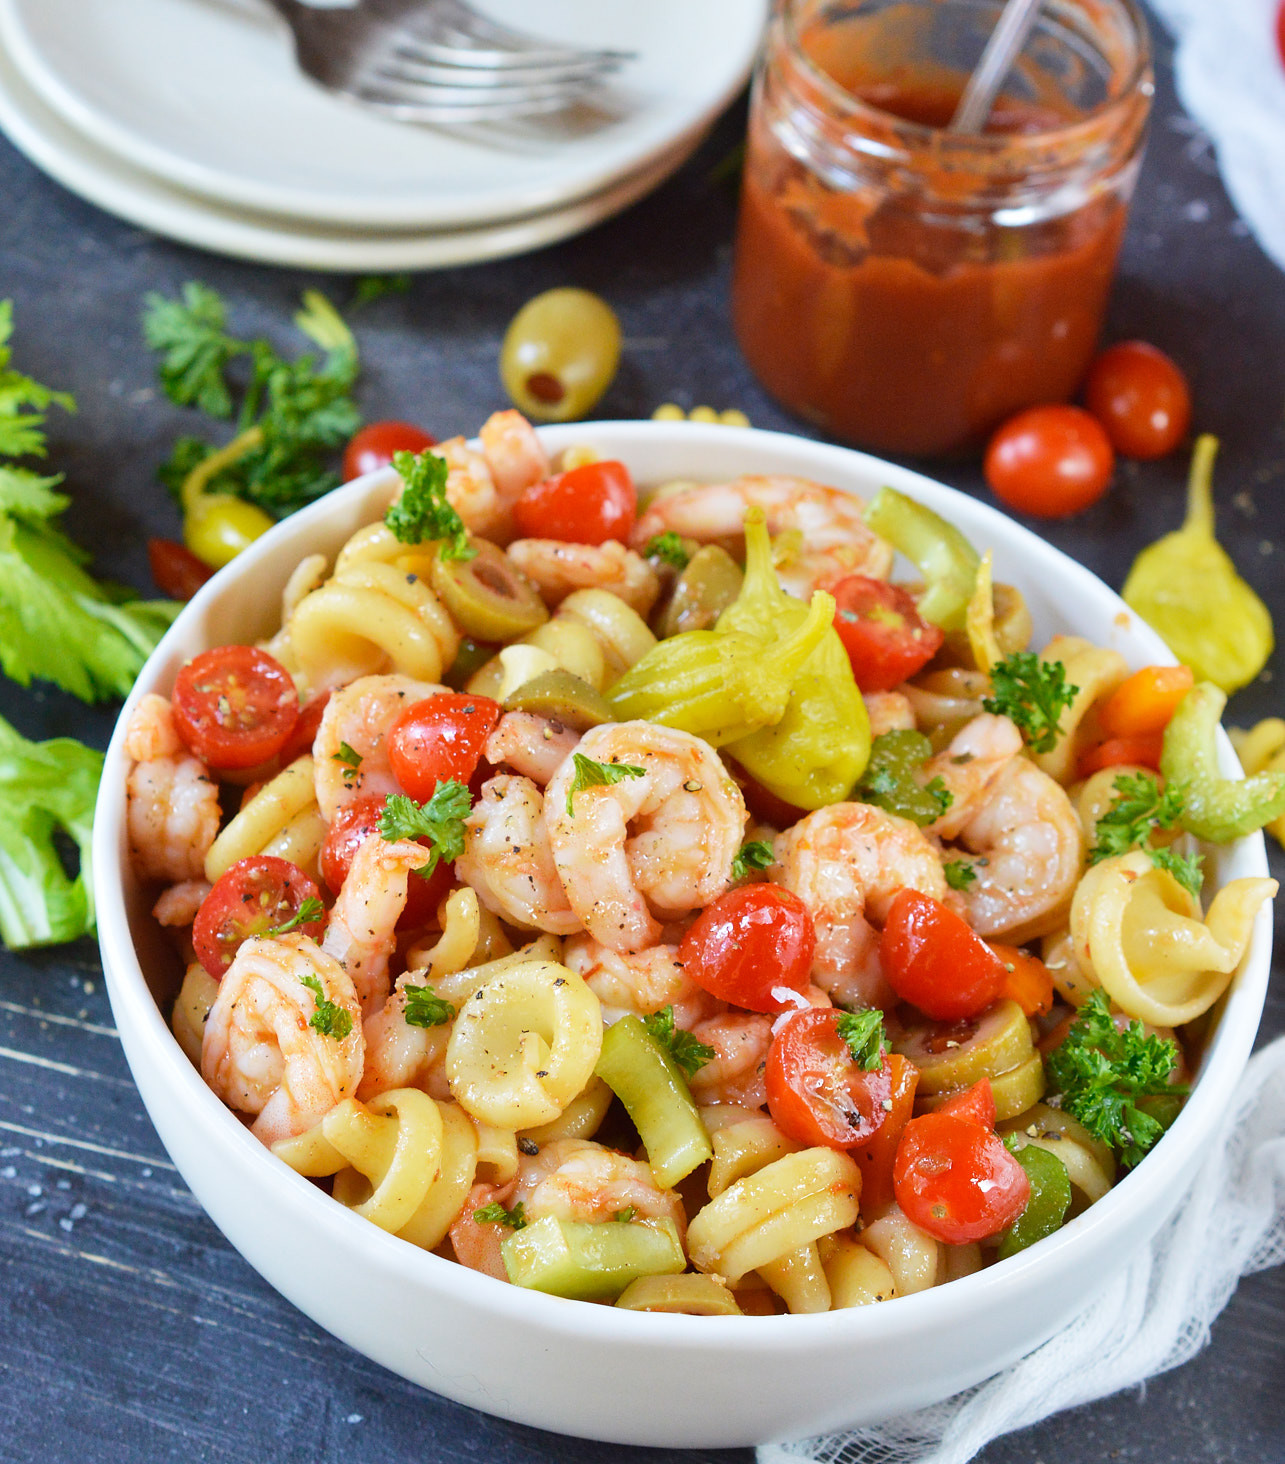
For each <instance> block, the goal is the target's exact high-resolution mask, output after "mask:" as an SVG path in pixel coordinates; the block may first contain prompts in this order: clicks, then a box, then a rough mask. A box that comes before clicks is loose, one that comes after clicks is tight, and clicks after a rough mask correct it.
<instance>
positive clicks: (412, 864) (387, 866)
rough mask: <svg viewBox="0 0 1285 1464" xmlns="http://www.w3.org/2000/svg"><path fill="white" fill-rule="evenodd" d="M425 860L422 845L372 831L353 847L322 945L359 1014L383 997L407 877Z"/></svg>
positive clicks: (404, 904)
mask: <svg viewBox="0 0 1285 1464" xmlns="http://www.w3.org/2000/svg"><path fill="white" fill-rule="evenodd" d="M427 862H428V855H427V853H426V851H425V849H424V846H423V845H422V844H416V843H414V842H413V841H412V840H410V839H397V840H389V839H385V838H383V837H382V835H380V834H371V835H370V836H369V837H368V838H365V839H363V840H362V841H361V843H360V844H359V845H358V846H357V852H356V853H355V854H354V855H353V859H352V863H351V865H349V867H348V874H347V876H346V878H345V879H344V882H343V887H342V888H341V889H340V891H339V898H338V899H337V900H336V901H335V903H334V906H333V908H332V909H331V911H330V914H329V916H328V917H327V919H326V933H325V935H324V936H323V937H322V941H321V946H322V949H323V950H324V951H325V952H326V954H327V955H330V956H333V957H334V959H335V960H336V961H338V962H339V964H340V965H341V966H342V967H343V968H344V970H345V971H346V972H347V973H348V978H349V980H350V981H351V982H352V984H353V986H354V987H356V990H357V996H358V998H359V999H360V1001H361V1009H362V1012H363V1013H364V1014H365V1013H369V1012H372V1011H375V1010H377V1009H378V1008H379V1007H380V1006H381V1005H382V1004H383V1003H384V1001H385V999H386V998H387V996H388V958H389V956H391V955H392V953H393V949H394V947H395V946H396V944H397V934H396V927H397V920H398V917H399V916H400V915H401V913H402V911H403V909H405V907H406V885H407V881H408V880H409V879H410V877H411V873H412V871H414V870H416V869H422V868H423V867H424V865H425V864H426V863H427Z"/></svg>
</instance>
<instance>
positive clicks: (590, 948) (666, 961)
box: [562, 935, 713, 1027]
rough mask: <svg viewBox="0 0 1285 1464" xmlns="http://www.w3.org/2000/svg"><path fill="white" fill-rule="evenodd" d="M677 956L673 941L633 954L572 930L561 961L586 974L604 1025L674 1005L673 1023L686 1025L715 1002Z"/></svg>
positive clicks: (587, 982)
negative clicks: (599, 1006)
mask: <svg viewBox="0 0 1285 1464" xmlns="http://www.w3.org/2000/svg"><path fill="white" fill-rule="evenodd" d="M677 957H678V947H677V946H674V945H655V946H652V947H651V949H650V950H645V951H637V952H635V953H633V954H632V955H631V954H629V953H628V952H621V951H613V950H609V949H608V948H607V947H606V946H604V945H601V944H599V942H598V941H596V940H594V938H593V936H591V935H573V936H572V937H571V939H570V940H568V941H567V943H566V945H565V947H564V948H563V952H562V963H563V965H564V966H568V967H569V968H570V969H571V970H572V971H574V972H575V973H576V975H577V976H583V977H584V981H585V985H586V986H588V988H589V990H590V991H592V992H593V994H594V995H595V996H596V997H597V998H598V1000H599V1001H600V1002H601V1003H602V1020H603V1021H604V1022H605V1023H606V1024H607V1026H610V1025H611V1024H612V1023H613V1022H618V1021H619V1020H620V1018H621V1017H624V1016H628V1015H630V1014H632V1015H634V1016H646V1015H648V1014H649V1013H651V1012H658V1011H660V1009H661V1008H662V1007H665V1006H672V1007H673V1009H674V1023H675V1025H676V1026H679V1027H690V1026H691V1025H692V1023H693V1022H697V1021H699V1020H700V1019H701V1018H702V1017H703V1016H706V1015H707V1014H708V1012H709V1010H710V1007H711V1006H712V1005H713V1001H712V998H711V997H710V996H709V995H708V994H707V993H706V992H704V991H703V990H702V989H701V988H700V987H699V986H697V985H696V983H695V982H694V981H693V980H692V979H691V977H690V976H688V975H687V974H686V973H685V972H684V971H683V967H682V963H681V962H680V961H679V960H678V959H677Z"/></svg>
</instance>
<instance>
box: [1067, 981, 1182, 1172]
mask: <svg viewBox="0 0 1285 1464" xmlns="http://www.w3.org/2000/svg"><path fill="white" fill-rule="evenodd" d="M1177 1062H1178V1044H1177V1043H1176V1042H1175V1041H1174V1040H1173V1039H1172V1038H1171V1037H1161V1036H1159V1035H1156V1034H1153V1035H1151V1036H1148V1035H1147V1033H1146V1031H1145V1029H1144V1028H1143V1025H1142V1023H1141V1022H1138V1021H1131V1022H1130V1023H1129V1025H1128V1026H1127V1027H1125V1029H1124V1030H1123V1031H1119V1030H1118V1029H1117V1027H1116V1024H1115V1021H1114V1019H1113V1017H1112V1014H1111V1002H1110V1000H1109V998H1108V997H1107V995H1106V993H1105V992H1104V991H1101V990H1098V991H1095V992H1093V994H1092V995H1091V996H1090V997H1089V999H1088V1000H1087V1001H1086V1002H1085V1003H1084V1005H1083V1006H1082V1007H1081V1008H1080V1011H1079V1015H1078V1016H1077V1017H1076V1019H1075V1021H1074V1022H1073V1023H1072V1024H1071V1030H1070V1031H1069V1032H1068V1033H1067V1035H1066V1038H1065V1039H1064V1041H1063V1042H1062V1044H1061V1045H1060V1046H1059V1047H1056V1048H1054V1049H1053V1051H1052V1052H1051V1053H1049V1055H1048V1057H1046V1058H1045V1060H1044V1066H1045V1069H1046V1071H1047V1072H1048V1076H1049V1080H1050V1082H1051V1083H1052V1084H1053V1085H1054V1087H1056V1088H1057V1089H1059V1090H1060V1091H1061V1094H1062V1108H1063V1110H1064V1111H1065V1112H1067V1113H1069V1114H1070V1115H1071V1116H1072V1118H1076V1119H1079V1121H1080V1122H1081V1123H1082V1124H1083V1125H1084V1127H1085V1128H1086V1129H1088V1131H1089V1132H1090V1133H1091V1134H1092V1135H1093V1136H1094V1137H1095V1138H1097V1139H1101V1140H1102V1142H1103V1143H1106V1144H1110V1145H1111V1147H1112V1148H1113V1149H1115V1150H1116V1152H1117V1153H1118V1154H1119V1156H1120V1162H1121V1163H1122V1164H1123V1165H1124V1166H1125V1168H1126V1169H1129V1168H1132V1167H1133V1165H1135V1164H1137V1163H1138V1161H1139V1160H1140V1159H1141V1158H1142V1157H1143V1155H1144V1154H1145V1153H1146V1152H1147V1150H1148V1149H1150V1148H1151V1147H1152V1145H1153V1144H1154V1143H1155V1142H1156V1140H1157V1139H1158V1138H1159V1137H1160V1136H1161V1134H1162V1133H1164V1131H1165V1127H1166V1124H1165V1122H1164V1117H1165V1114H1164V1111H1163V1107H1162V1106H1161V1105H1158V1104H1155V1105H1151V1106H1150V1107H1146V1106H1143V1105H1145V1104H1146V1100H1147V1099H1149V1098H1150V1099H1155V1098H1179V1097H1182V1096H1183V1095H1185V1093H1186V1092H1187V1089H1186V1088H1183V1087H1178V1086H1175V1085H1173V1084H1171V1083H1170V1081H1169V1078H1170V1075H1171V1074H1172V1073H1173V1071H1174V1068H1175V1067H1176V1066H1177Z"/></svg>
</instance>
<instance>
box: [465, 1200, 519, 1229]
mask: <svg viewBox="0 0 1285 1464" xmlns="http://www.w3.org/2000/svg"><path fill="white" fill-rule="evenodd" d="M473 1219H474V1220H475V1221H476V1222H477V1223H478V1224H479V1225H507V1226H508V1227H509V1229H510V1230H523V1229H525V1228H526V1215H525V1214H524V1213H523V1210H522V1201H521V1200H519V1201H518V1202H517V1204H516V1205H514V1207H513V1208H512V1209H511V1210H506V1209H505V1208H504V1206H503V1205H502V1204H500V1202H499V1200H492V1201H491V1203H490V1204H489V1205H483V1206H482V1207H481V1208H480V1209H478V1210H474V1211H473Z"/></svg>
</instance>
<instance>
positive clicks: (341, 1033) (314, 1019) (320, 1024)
mask: <svg viewBox="0 0 1285 1464" xmlns="http://www.w3.org/2000/svg"><path fill="white" fill-rule="evenodd" d="M299 980H300V981H301V982H302V983H303V984H304V985H305V986H306V987H307V988H308V990H309V991H311V992H312V994H313V996H314V997H316V1002H315V1004H314V1006H313V1012H312V1016H310V1017H309V1018H308V1025H309V1026H310V1027H311V1028H312V1030H313V1031H314V1032H320V1033H321V1035H322V1036H323V1037H333V1038H334V1039H335V1041H336V1042H342V1041H343V1040H344V1038H345V1037H347V1035H348V1034H349V1032H351V1031H352V1016H351V1015H350V1014H349V1013H348V1012H347V1011H345V1010H344V1008H343V1007H341V1006H339V1005H338V1003H337V1002H333V1001H331V1000H330V998H329V997H328V996H327V995H326V993H325V990H324V989H323V988H322V985H321V982H320V980H319V979H318V978H317V977H316V976H301V977H300V978H299Z"/></svg>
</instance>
